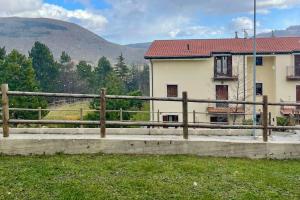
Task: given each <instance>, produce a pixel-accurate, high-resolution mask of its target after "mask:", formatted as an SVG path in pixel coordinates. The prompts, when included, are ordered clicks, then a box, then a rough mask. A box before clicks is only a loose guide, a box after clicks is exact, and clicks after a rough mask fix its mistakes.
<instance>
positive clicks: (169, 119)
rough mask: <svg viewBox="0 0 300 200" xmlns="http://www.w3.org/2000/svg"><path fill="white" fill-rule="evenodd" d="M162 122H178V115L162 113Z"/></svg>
mask: <svg viewBox="0 0 300 200" xmlns="http://www.w3.org/2000/svg"><path fill="white" fill-rule="evenodd" d="M163 121H164V122H178V115H164V116H163Z"/></svg>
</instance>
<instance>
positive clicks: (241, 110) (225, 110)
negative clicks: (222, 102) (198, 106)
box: [207, 106, 245, 114]
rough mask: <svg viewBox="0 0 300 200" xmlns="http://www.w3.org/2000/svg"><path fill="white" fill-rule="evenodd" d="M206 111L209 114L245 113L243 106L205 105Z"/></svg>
mask: <svg viewBox="0 0 300 200" xmlns="http://www.w3.org/2000/svg"><path fill="white" fill-rule="evenodd" d="M207 112H208V113H209V114H232V113H235V114H245V111H244V108H243V107H219V106H216V107H212V106H208V107H207Z"/></svg>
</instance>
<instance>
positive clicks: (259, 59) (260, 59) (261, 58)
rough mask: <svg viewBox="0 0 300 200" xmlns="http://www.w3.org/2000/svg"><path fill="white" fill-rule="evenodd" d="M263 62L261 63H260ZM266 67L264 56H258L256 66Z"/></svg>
mask: <svg viewBox="0 0 300 200" xmlns="http://www.w3.org/2000/svg"><path fill="white" fill-rule="evenodd" d="M258 61H261V62H258ZM263 65H264V57H263V56H257V57H256V66H263Z"/></svg>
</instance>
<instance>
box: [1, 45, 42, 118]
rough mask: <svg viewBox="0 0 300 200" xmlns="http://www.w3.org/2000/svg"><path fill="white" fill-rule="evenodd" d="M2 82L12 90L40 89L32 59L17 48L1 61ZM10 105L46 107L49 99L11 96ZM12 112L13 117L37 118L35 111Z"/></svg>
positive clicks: (17, 106) (14, 106)
mask: <svg viewBox="0 0 300 200" xmlns="http://www.w3.org/2000/svg"><path fill="white" fill-rule="evenodd" d="M0 83H1V84H3V83H7V84H8V86H9V89H10V90H17V91H38V90H39V87H38V82H37V80H36V79H35V72H34V69H33V67H32V62H31V60H30V59H28V58H26V56H24V55H22V54H20V53H19V52H18V51H16V50H13V51H12V52H11V53H10V54H8V55H7V56H6V57H5V58H4V61H3V62H2V63H0ZM9 105H10V107H13V108H37V107H42V108H46V107H47V101H45V99H44V98H40V97H10V99H9ZM10 114H11V115H12V117H13V118H23V119H36V118H37V115H36V113H33V112H24V111H11V112H10Z"/></svg>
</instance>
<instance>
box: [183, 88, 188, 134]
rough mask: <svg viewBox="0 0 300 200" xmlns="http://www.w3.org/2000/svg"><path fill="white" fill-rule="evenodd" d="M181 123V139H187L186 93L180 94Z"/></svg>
mask: <svg viewBox="0 0 300 200" xmlns="http://www.w3.org/2000/svg"><path fill="white" fill-rule="evenodd" d="M182 122H183V138H184V139H188V137H189V133H188V101H187V92H185V91H184V92H182Z"/></svg>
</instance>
